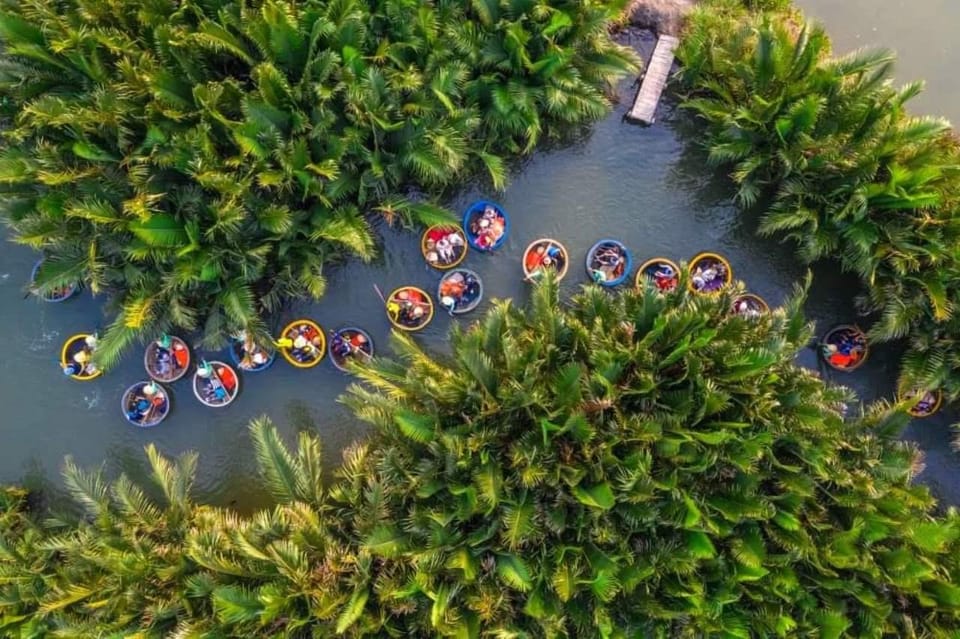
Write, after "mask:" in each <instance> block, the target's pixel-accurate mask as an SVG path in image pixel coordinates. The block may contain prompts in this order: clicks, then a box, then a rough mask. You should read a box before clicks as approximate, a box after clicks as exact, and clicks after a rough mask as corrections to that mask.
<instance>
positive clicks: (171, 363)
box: [146, 335, 190, 382]
mask: <svg viewBox="0 0 960 639" xmlns="http://www.w3.org/2000/svg"><path fill="white" fill-rule="evenodd" d="M189 365H190V349H188V348H187V345H186V344H185V343H184V341H183V340H182V339H180V338H179V337H171V336H170V335H162V336H160V339H158V340H156V341H155V342H154V343H153V344H152V345H151V346H150V347H148V348H147V354H146V366H147V370H148V371H149V372H150V376H151V377H153V378H154V379H158V380H160V381H162V382H171V381H174V380H177V379H180V378H181V377H182V376H183V375H184V373H186V371H187V367H188V366H189Z"/></svg>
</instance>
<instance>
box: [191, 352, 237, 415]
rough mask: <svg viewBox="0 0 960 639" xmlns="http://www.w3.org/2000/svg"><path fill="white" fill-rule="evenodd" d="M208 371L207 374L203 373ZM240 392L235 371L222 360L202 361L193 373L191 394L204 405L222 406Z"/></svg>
mask: <svg viewBox="0 0 960 639" xmlns="http://www.w3.org/2000/svg"><path fill="white" fill-rule="evenodd" d="M205 372H209V374H208V375H204V373H205ZM239 392H240V378H239V377H237V371H235V370H233V368H232V367H231V366H230V365H228V364H224V363H223V362H217V361H213V362H204V363H203V364H201V365H200V366H197V370H196V371H195V372H194V373H193V394H194V395H196V397H197V399H199V400H200V403H201V404H203V405H204V406H209V407H210V408H223V407H224V406H227V405H229V404H230V402H232V401H233V400H234V399H236V397H237V394H238V393H239Z"/></svg>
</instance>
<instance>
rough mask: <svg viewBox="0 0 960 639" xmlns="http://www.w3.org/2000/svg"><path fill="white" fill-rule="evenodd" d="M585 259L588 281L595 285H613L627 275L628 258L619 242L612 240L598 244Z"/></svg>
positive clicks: (625, 250) (625, 249) (624, 248)
mask: <svg viewBox="0 0 960 639" xmlns="http://www.w3.org/2000/svg"><path fill="white" fill-rule="evenodd" d="M587 259H588V264H587V270H588V271H589V272H590V279H591V280H593V281H594V282H595V283H597V284H601V285H608V286H609V285H614V284H615V283H620V282H622V281H623V280H624V278H626V276H627V275H628V273H627V269H628V268H629V267H628V264H629V262H630V257H629V254H628V253H627V248H626V247H625V246H624V245H623V244H621V243H620V242H617V241H614V240H606V241H601V242H598V243H597V244H596V245H595V246H594V247H593V249H592V250H591V251H590V254H589V255H588V257H587Z"/></svg>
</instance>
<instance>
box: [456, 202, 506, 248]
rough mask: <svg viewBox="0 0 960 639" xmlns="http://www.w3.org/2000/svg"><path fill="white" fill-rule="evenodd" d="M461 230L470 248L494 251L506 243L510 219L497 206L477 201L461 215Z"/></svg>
mask: <svg viewBox="0 0 960 639" xmlns="http://www.w3.org/2000/svg"><path fill="white" fill-rule="evenodd" d="M463 230H464V233H466V235H467V242H469V243H470V246H471V247H472V248H474V249H476V250H478V251H481V252H488V251H495V250H497V249H498V248H500V247H501V246H503V243H504V242H506V241H507V235H508V234H509V233H510V218H509V217H507V212H506V211H504V210H503V207H501V206H500V205H499V204H496V203H494V202H488V201H487V200H477V201H476V202H474V203H473V204H471V205H470V206H468V207H467V210H466V211H464V213H463Z"/></svg>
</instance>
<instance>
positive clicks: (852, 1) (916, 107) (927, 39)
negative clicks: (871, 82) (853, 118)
mask: <svg viewBox="0 0 960 639" xmlns="http://www.w3.org/2000/svg"><path fill="white" fill-rule="evenodd" d="M794 2H795V3H796V4H797V6H799V7H801V8H802V9H803V10H804V11H805V12H806V13H807V14H808V15H809V16H810V17H812V18H816V19H817V20H819V21H820V22H822V23H823V24H824V25H826V27H827V32H828V33H829V34H830V38H831V40H832V41H833V48H834V51H835V52H837V53H846V52H848V51H853V50H854V49H858V48H860V47H885V48H889V49H893V50H894V51H896V53H897V65H896V75H897V79H898V80H899V81H900V82H915V81H920V80H924V81H926V90H925V91H924V93H923V94H921V95H920V96H919V97H917V98H916V99H914V100H913V101H912V102H911V103H910V104H911V105H912V107H911V108H912V109H913V111H914V112H916V113H917V114H922V115H932V116H944V117H946V118H948V119H949V120H950V121H951V122H953V123H954V125H960V81H958V79H957V68H958V67H960V45H958V42H957V25H960V2H957V1H956V0H794Z"/></svg>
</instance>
